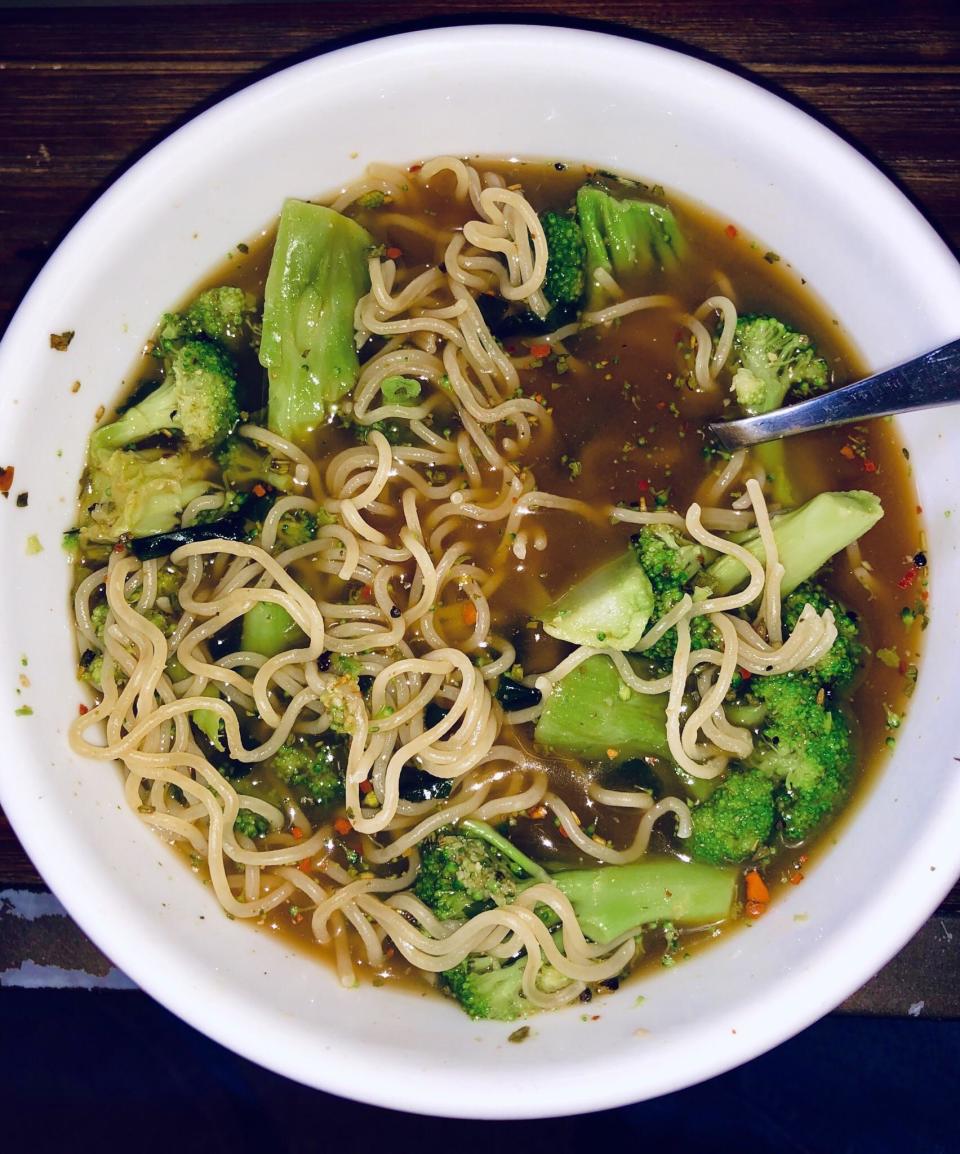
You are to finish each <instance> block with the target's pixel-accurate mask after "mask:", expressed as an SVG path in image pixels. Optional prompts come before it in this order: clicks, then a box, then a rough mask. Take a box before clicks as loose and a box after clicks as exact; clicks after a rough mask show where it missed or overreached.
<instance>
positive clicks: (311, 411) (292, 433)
mask: <svg viewBox="0 0 960 1154" xmlns="http://www.w3.org/2000/svg"><path fill="white" fill-rule="evenodd" d="M371 246H372V241H371V239H370V236H369V235H368V234H367V232H366V231H365V230H364V229H362V228H361V227H360V225H358V224H357V223H356V221H353V220H350V219H349V218H348V217H346V216H343V215H342V214H341V213H339V212H334V211H333V209H330V208H324V207H323V206H322V205H319V204H308V203H307V202H306V201H302V200H287V201H286V202H285V203H284V206H283V211H282V212H281V214H280V225H279V228H278V231H277V240H276V245H275V247H274V250H273V259H272V260H271V262H270V272H269V274H268V276H267V283H266V289H265V293H264V303H263V334H262V337H261V342H260V363H261V364H262V365H263V366H264V367H265V368H266V369H267V372H268V378H269V392H268V410H267V424H268V426H269V428H270V429H271V430H272V431H273V432H275V433H279V434H280V436H282V437H287V438H288V439H290V440H292V441H296V442H298V443H305V442H307V441H308V439H309V436H310V433H311V432H312V431H313V430H314V429H316V428H317V427H318V426H320V425H322V424H323V423H324V421H326V420H327V418H328V416H329V415H330V413H331V412H333V411H334V410H335V408H336V405H337V404H338V402H339V401H340V400H342V398H343V397H344V396H346V394H347V393H349V392H350V390H351V389H352V388H353V386H354V385H355V384H356V381H357V376H358V373H359V361H358V358H357V350H356V346H355V343H354V328H353V314H354V310H355V309H356V306H357V302H358V301H359V299H360V297H361V296H363V294H364V293H365V292H366V291H367V289H368V288H369V287H370V277H369V273H368V270H367V258H368V256H369V251H370V248H371Z"/></svg>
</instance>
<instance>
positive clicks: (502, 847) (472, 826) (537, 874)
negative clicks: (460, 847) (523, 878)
mask: <svg viewBox="0 0 960 1154" xmlns="http://www.w3.org/2000/svg"><path fill="white" fill-rule="evenodd" d="M457 828H458V829H459V830H462V831H463V832H464V833H468V834H470V835H471V837H476V838H480V840H481V841H485V842H486V843H487V845H490V846H492V847H493V848H494V849H495V850H497V851H498V852H499V853H502V854H503V856H504V857H505V858H506V859H507V860H508V861H509V862H511V863H512V864H513V865H515V866H516V867H517V868H518V869H520V870H522V871H523V872H524V873H525V874H529V875H530V877H532V878H536V879H537V880H538V881H549V880H550V875H549V874H548V873H547V871H546V870H545V869H544V868H543V866H540V865H537V863H536V862H535V861H534V860H533V858H529V857H527V855H526V854H525V853H523V851H522V850H519V849H517V847H516V846H515V845H514V844H513V842H511V841H508V840H507V839H506V838H505V837H504V836H503V834H499V833H497V831H496V830H495V829H494V828H493V826H492V825H488V824H487V823H486V822H485V821H480V820H479V819H477V818H474V817H467V818H464V819H463V821H461V822H460V823H459V825H458V826H457Z"/></svg>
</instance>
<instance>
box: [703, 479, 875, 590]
mask: <svg viewBox="0 0 960 1154" xmlns="http://www.w3.org/2000/svg"><path fill="white" fill-rule="evenodd" d="M882 516H883V506H882V505H881V504H880V498H879V497H878V496H877V495H876V494H875V493H868V492H866V491H865V490H860V489H852V490H850V491H849V492H845V493H818V494H817V496H816V497H814V498H813V499H812V500H810V501H807V503H806V504H805V505H801V506H800V507H799V508H798V509H792V510H791V511H790V512H789V513H778V514H776V515H775V516H773V517H772V518H771V519H770V523H771V526H772V528H773V535H774V538H775V540H776V542H777V553H778V555H779V558H780V564H781V565H783V568H784V573H783V579H782V581H781V586H780V588H781V591H782V593H783V594H785V595H786V594H788V593H791V592H792V591H793V590H794V589H796V587H797V586H798V585H800V584H801V583H802V582H804V581H806V580H808V579H809V578H810V577H812V576H813V575H814V574H815V573H816V572H818V570H820V569H821V568H822V567H823V566H824V565H825V564H826V563H827V562H828V561H829V560H830V558H831V557H833V556H834V555H835V554H836V553H839V552H840V551H841V550H842V549H846V547H847V546H848V545H852V544H853V542H854V541H858V540H859V539H860V538H861V537H862V536H863V535H864V533H866V532H868V530H870V529H872V528H873V526H874V525H876V523H877V522H878V521H879V520H880V518H881V517H882ZM738 541H739V543H740V544H741V545H742V546H743V547H744V548H745V549H746V550H747V551H748V552H749V553H752V554H753V556H754V557H756V558H757V560H758V561H760V562H761V563H763V562H766V559H767V554H766V550H765V549H764V547H763V542H762V541H761V540H760V533H759V531H758V530H752V531H751V532H749V533H747V534H744V535H742V536H741V537H739V538H738ZM703 581H704V583H705V584H706V585H708V586H709V587H710V589H712V590H713V592H714V593H716V594H720V595H723V594H725V593H730V592H732V591H733V590H734V589H736V588H738V587H739V586H741V585H744V584H745V583H746V581H747V570H746V566H744V565H743V564H742V563H741V562H740V561H738V560H737V559H736V558H735V557H731V556H730V555H729V554H725V555H724V556H722V557H718V558H717V560H716V561H714V562H712V564H710V565H708V566H707V568H706V570H705V571H704V574H703Z"/></svg>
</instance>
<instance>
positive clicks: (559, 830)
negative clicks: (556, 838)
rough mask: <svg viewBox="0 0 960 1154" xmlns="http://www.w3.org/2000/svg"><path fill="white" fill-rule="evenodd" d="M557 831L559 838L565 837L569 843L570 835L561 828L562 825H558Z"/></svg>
mask: <svg viewBox="0 0 960 1154" xmlns="http://www.w3.org/2000/svg"><path fill="white" fill-rule="evenodd" d="M557 830H558V832H559V834H560V836H561V837H565V838H566V839H567V840H568V841H569V839H570V835H569V834H568V833H567V831H566V830H565V829H564V828H563V826H562V825H558V826H557Z"/></svg>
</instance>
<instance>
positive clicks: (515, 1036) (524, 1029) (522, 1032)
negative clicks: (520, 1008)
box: [507, 1026, 530, 1042]
mask: <svg viewBox="0 0 960 1154" xmlns="http://www.w3.org/2000/svg"><path fill="white" fill-rule="evenodd" d="M529 1037H530V1027H529V1026H521V1027H520V1029H519V1030H514V1031H513V1033H512V1034H510V1036H509V1037H508V1038H507V1041H508V1042H525V1041H526V1040H527V1038H529Z"/></svg>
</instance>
